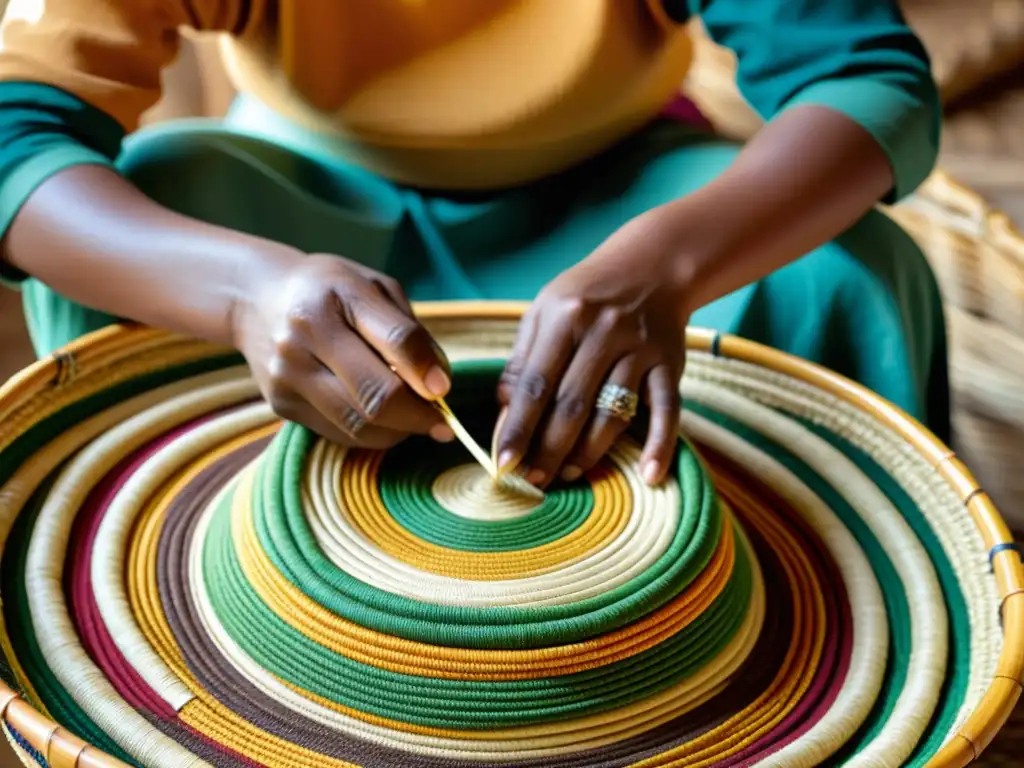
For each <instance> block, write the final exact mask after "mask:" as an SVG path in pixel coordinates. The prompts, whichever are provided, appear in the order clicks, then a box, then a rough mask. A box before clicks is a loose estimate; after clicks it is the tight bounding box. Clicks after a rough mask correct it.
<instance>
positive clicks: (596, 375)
mask: <svg viewBox="0 0 1024 768" xmlns="http://www.w3.org/2000/svg"><path fill="white" fill-rule="evenodd" d="M659 214H660V212H651V213H650V214H646V215H645V216H642V217H639V218H637V219H634V220H633V221H631V222H629V223H628V224H627V225H626V226H624V227H623V228H622V229H620V230H619V231H618V232H616V233H615V234H614V235H613V236H612V237H610V238H609V239H608V240H607V241H605V243H603V244H602V245H601V246H600V247H599V248H598V249H597V250H596V251H595V252H594V253H593V254H592V255H590V256H589V257H588V258H587V259H585V260H584V261H582V262H580V263H579V264H577V265H576V266H574V267H571V268H570V269H568V270H566V271H565V272H563V273H562V274H561V275H559V276H558V277H557V278H555V279H554V280H553V281H552V282H550V283H549V284H548V285H547V286H545V287H544V289H543V290H542V291H541V292H540V294H539V295H538V296H537V298H536V300H535V301H534V303H533V304H532V305H531V307H530V309H529V310H528V311H527V313H526V314H525V315H524V316H523V319H522V322H521V324H520V327H519V332H518V337H517V339H516V343H515V345H514V347H513V350H512V353H511V355H510V357H509V360H508V363H507V364H506V367H505V371H504V373H503V374H502V378H501V381H500V383H499V387H498V397H499V400H500V401H501V403H502V405H504V406H505V411H504V413H503V416H502V419H501V421H500V422H499V426H498V430H499V432H498V434H497V441H498V442H497V446H498V450H497V456H498V465H499V467H501V468H503V469H506V468H509V467H511V466H514V465H518V466H520V467H521V468H525V469H527V478H528V479H529V480H530V482H532V483H534V484H535V485H538V486H541V487H543V486H545V485H547V484H548V483H549V482H551V480H552V479H554V478H555V477H556V476H558V475H561V476H562V478H563V479H565V480H567V481H572V480H575V479H577V478H578V477H579V476H580V475H581V474H582V473H583V472H586V471H587V470H589V469H590V468H592V467H593V466H594V465H595V464H596V463H597V461H598V460H599V459H600V458H601V457H602V456H603V455H604V454H605V453H606V452H607V451H608V450H609V449H610V448H611V447H612V444H613V443H614V442H615V440H616V439H617V438H618V437H619V435H621V434H622V432H623V431H624V430H625V429H626V427H627V426H628V422H627V421H626V420H624V419H623V418H620V417H618V416H615V415H613V414H611V413H609V412H607V411H604V410H600V409H597V408H596V404H597V400H598V395H599V393H600V392H601V390H602V388H603V387H604V386H605V385H618V386H619V387H624V388H625V389H626V390H629V392H631V393H635V395H637V396H638V399H640V400H645V401H646V403H647V405H648V408H649V411H650V422H649V424H648V425H647V427H648V429H647V439H646V444H645V446H644V449H643V456H642V459H641V472H642V474H643V477H644V479H645V480H646V481H647V482H648V483H650V484H652V485H654V484H657V483H660V482H661V481H662V480H663V479H664V478H665V475H666V474H667V472H668V469H669V464H670V462H671V459H672V456H673V454H674V452H675V447H676V442H677V440H678V428H679V406H680V403H679V380H680V378H681V376H682V373H683V365H684V363H685V354H686V351H685V334H686V322H687V320H688V319H689V312H690V310H689V308H688V305H687V301H686V293H687V291H686V289H685V281H684V280H682V279H681V278H680V275H681V274H682V273H683V271H684V270H682V269H680V266H679V259H680V258H681V256H680V253H679V249H678V247H677V246H674V245H673V243H672V241H673V239H674V238H672V237H669V235H668V232H667V228H666V227H664V226H662V225H661V223H660V220H661V218H662V217H661V215H659Z"/></svg>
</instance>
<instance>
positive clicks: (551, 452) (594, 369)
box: [527, 333, 643, 487]
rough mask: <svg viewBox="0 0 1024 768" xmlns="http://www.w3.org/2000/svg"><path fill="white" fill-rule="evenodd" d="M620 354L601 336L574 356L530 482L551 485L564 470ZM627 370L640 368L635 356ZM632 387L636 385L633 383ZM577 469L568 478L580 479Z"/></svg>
mask: <svg viewBox="0 0 1024 768" xmlns="http://www.w3.org/2000/svg"><path fill="white" fill-rule="evenodd" d="M619 355H620V351H619V350H618V349H617V348H616V346H615V345H614V344H613V343H612V342H611V340H610V339H609V338H608V337H607V336H606V335H605V334H602V333H594V334H592V335H590V336H588V337H587V338H586V339H585V340H584V342H583V344H582V345H581V346H580V348H579V349H578V350H577V351H576V354H575V355H574V356H573V359H572V362H571V363H570V364H569V366H568V368H567V369H566V372H565V375H564V376H563V377H562V379H561V382H560V383H559V385H558V393H557V395H556V396H555V399H554V403H553V405H552V407H551V408H550V409H549V412H548V414H547V416H546V418H545V421H544V424H543V427H542V429H541V431H540V434H539V436H538V438H537V439H536V440H535V441H534V451H533V453H532V455H531V456H530V458H529V472H528V474H527V479H528V480H529V481H530V482H531V483H533V484H534V485H537V486H539V487H544V486H545V485H547V483H549V482H550V481H551V480H552V479H553V477H554V476H555V473H557V472H558V471H559V470H560V469H562V465H563V462H564V461H565V458H566V456H567V455H568V454H569V452H570V451H571V450H572V448H573V446H574V445H576V442H577V440H579V437H580V434H581V433H582V432H583V430H584V429H585V428H586V426H587V423H588V422H590V421H591V419H592V418H593V417H594V415H595V413H594V404H595V401H596V400H597V395H598V391H599V390H600V388H601V387H602V386H603V385H604V383H605V381H606V380H607V379H608V375H609V370H610V369H612V368H613V366H615V367H617V366H616V360H617V358H618V357H619ZM624 366H625V369H624V370H628V369H629V368H637V367H639V366H638V365H637V364H636V359H635V357H630V362H629V363H625V364H624ZM642 374H643V370H642V369H640V370H639V372H637V373H635V374H633V373H632V372H631V371H629V372H623V373H620V377H628V378H629V379H630V380H632V379H633V378H637V379H639V377H640V376H641V375H642ZM633 386H636V384H635V383H634V384H633ZM575 469H576V468H575V467H573V468H572V469H570V471H569V476H570V477H569V479H570V480H573V479H575V478H576V477H579V474H581V473H579V472H576V471H575Z"/></svg>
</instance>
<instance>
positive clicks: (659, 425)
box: [640, 365, 683, 485]
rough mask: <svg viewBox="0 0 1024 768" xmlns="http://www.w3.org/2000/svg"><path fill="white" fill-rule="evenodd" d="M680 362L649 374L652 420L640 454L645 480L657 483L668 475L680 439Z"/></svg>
mask: <svg viewBox="0 0 1024 768" xmlns="http://www.w3.org/2000/svg"><path fill="white" fill-rule="evenodd" d="M682 375H683V372H682V368H681V366H680V367H679V368H676V367H674V366H671V365H659V366H657V367H655V368H653V369H652V370H651V372H650V373H649V374H648V376H647V399H648V403H649V405H650V411H651V421H650V426H649V427H648V430H647V441H646V442H645V444H644V450H643V454H642V455H641V457H640V471H641V473H642V475H643V478H644V481H646V482H647V483H649V484H650V485H657V484H658V483H660V482H662V481H663V480H664V479H665V476H666V475H667V474H668V470H669V467H670V466H671V462H672V457H673V456H674V455H675V451H676V446H677V444H678V440H679V408H680V397H679V379H680V378H681V377H682Z"/></svg>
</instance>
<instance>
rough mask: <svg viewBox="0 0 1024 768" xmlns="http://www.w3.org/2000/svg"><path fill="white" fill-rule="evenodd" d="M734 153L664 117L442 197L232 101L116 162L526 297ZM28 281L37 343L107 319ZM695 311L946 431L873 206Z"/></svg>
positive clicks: (910, 273) (921, 275)
mask: <svg viewBox="0 0 1024 768" xmlns="http://www.w3.org/2000/svg"><path fill="white" fill-rule="evenodd" d="M738 151H739V147H738V146H737V145H736V144H734V143H732V142H728V141H725V140H723V139H721V138H718V137H715V136H713V135H708V134H706V133H703V132H701V131H700V130H698V129H696V128H694V127H692V126H689V125H687V124H685V123H682V122H678V121H669V120H661V121H657V122H655V123H653V124H651V125H650V126H649V127H647V128H646V129H645V130H643V131H641V132H639V133H638V134H636V135H634V136H633V137H631V138H629V139H628V140H626V141H624V142H622V143H621V144H619V145H618V146H616V147H613V148H612V149H610V150H608V151H607V152H605V153H604V154H602V155H600V156H598V157H595V158H593V159H591V160H590V161H588V162H586V163H584V164H582V165H579V166H577V167H575V168H573V169H572V170H570V171H568V172H565V173H562V174H559V175H557V176H555V177H552V178H547V179H544V180H542V181H539V182H536V183H534V184H530V185H527V186H523V187H517V188H514V189H509V190H502V191H500V192H496V193H492V194H487V195H473V196H462V197H453V196H452V195H450V194H445V193H440V192H433V191H430V190H423V189H411V188H408V187H403V186H400V185H397V184H393V183H391V182H389V181H387V180H385V179H384V178H381V177H379V176H375V175H373V174H371V173H368V172H367V171H365V170H362V169H361V168H358V167H356V166H354V165H352V164H350V163H346V162H343V161H341V160H340V159H339V157H340V153H339V152H338V151H336V148H334V147H332V146H331V141H330V140H329V139H326V138H324V137H322V136H317V135H312V134H309V133H307V132H304V131H302V130H300V129H298V128H297V127H296V126H294V125H292V124H290V123H287V122H285V121H284V120H282V119H281V118H279V117H278V116H276V115H275V114H273V113H272V112H271V111H270V110H269V109H267V108H265V107H264V106H262V105H261V104H259V103H257V102H255V101H253V100H251V99H243V100H240V101H239V102H238V103H237V104H236V105H235V107H234V108H233V109H232V111H231V113H230V114H229V115H228V117H227V118H226V119H225V120H223V121H212V120H200V121H178V122H173V123H166V124H163V125H159V126H155V127H151V128H147V129H144V130H142V131H140V132H138V133H136V134H135V135H133V136H132V137H130V139H129V140H128V141H127V142H126V143H125V147H124V151H123V153H122V155H121V157H120V158H119V159H118V167H119V169H120V170H121V172H123V173H124V174H125V176H126V177H127V178H129V179H130V180H131V181H133V182H134V183H135V184H136V185H137V186H138V187H139V188H140V189H142V191H144V192H145V193H146V194H147V195H149V196H150V197H152V198H153V199H154V200H156V201H157V202H159V203H161V204H163V205H165V206H166V207H168V208H171V209H174V210H176V211H179V212H181V213H184V214H186V215H189V216H193V217H195V218H198V219H202V220H205V221H208V222H212V223H215V224H219V225H222V226H226V227H231V228H233V229H237V230H241V231H244V232H248V233H251V234H254V235H259V236H262V237H266V238H270V239H273V240H277V241H280V242H283V243H287V244H290V245H293V246H295V247H298V248H301V249H302V250H304V251H307V252H329V253H337V254H340V255H343V256H345V257H347V258H349V259H354V260H357V261H360V262H362V263H364V264H366V265H368V266H370V267H373V268H374V269H377V270H380V271H382V272H387V273H389V274H391V275H392V276H394V277H395V278H397V279H398V280H399V281H400V282H401V283H402V285H403V286H404V287H405V289H406V291H407V293H408V294H409V296H410V297H411V298H413V299H414V300H421V301H426V300H438V299H448V300H452V299H530V298H532V297H533V296H535V295H536V293H537V292H538V291H539V290H540V288H541V287H543V286H544V284H545V283H547V282H548V281H549V280H551V279H552V278H553V277H555V276H556V275H557V274H558V273H560V272H561V271H563V270H564V269H566V268H568V267H569V266H571V265H573V264H574V263H576V262H578V261H579V260H580V259H583V258H585V257H586V256H587V254H589V253H590V252H591V251H592V250H593V249H594V248H596V247H597V246H598V245H599V244H600V243H601V242H602V241H603V240H604V239H605V238H607V237H608V236H609V235H610V234H612V232H614V231H615V230H616V229H617V228H618V227H619V226H621V225H622V224H624V223H625V222H627V221H628V220H629V219H630V218H632V217H634V216H636V215H638V214H640V213H642V212H644V211H646V210H649V209H650V208H652V207H654V206H657V205H660V204H662V203H665V202H667V201H669V200H672V199H674V198H678V197H680V196H681V195H685V194H687V193H689V192H692V191H693V190H695V189H697V188H699V187H700V186H702V185H704V184H706V183H707V182H709V181H711V180H712V179H714V178H715V177H716V176H717V175H718V174H720V173H721V172H722V171H723V170H724V169H725V168H726V167H727V166H728V165H729V163H730V162H732V160H733V159H734V158H735V157H736V154H737V152H738ZM722 226H723V227H727V226H729V213H728V212H727V211H723V212H722ZM23 290H24V301H25V310H26V314H27V317H28V322H29V329H30V332H31V335H32V339H33V342H34V344H35V348H36V351H37V353H38V354H40V355H44V354H48V353H49V352H51V351H53V350H54V349H55V348H57V347H59V346H61V345H63V344H65V343H66V342H68V341H70V340H72V339H74V338H76V337H78V336H80V335H81V334H83V333H86V332H88V331H91V330H95V329H97V328H99V327H102V326H104V325H107V324H109V323H110V322H111V321H112V318H110V317H109V316H107V315H104V314H102V313H99V312H95V311H93V310H90V309H87V308H84V307H82V306H79V305H77V304H74V303H72V302H70V301H68V300H67V299H65V298H63V297H62V296H59V295H57V294H55V293H54V292H53V291H52V290H50V289H49V288H48V287H46V286H45V285H42V284H40V283H38V282H37V281H28V282H27V283H26V284H25V286H24V288H23ZM692 322H693V324H694V325H699V326H704V327H708V328H713V329H716V330H720V331H724V332H728V333H733V334H737V335H740V336H743V337H746V338H749V339H753V340H755V341H759V342H762V343H764V344H768V345H770V346H772V347H775V348H777V349H780V350H783V351H785V352H789V353H792V354H795V355H798V356H800V357H803V358H806V359H809V360H813V361H815V362H818V363H821V364H823V365H825V366H827V367H829V368H831V369H833V370H835V371H837V372H839V373H841V374H843V375H845V376H848V377H850V378H852V379H854V380H855V381H858V382H860V383H862V384H864V385H865V386H867V387H869V388H870V389H872V390H874V391H875V392H877V393H879V394H880V395H882V396H883V397H885V398H887V399H889V400H890V401H892V402H893V403H895V404H897V405H899V406H900V407H902V408H904V409H905V410H907V411H909V412H910V413H911V414H912V415H913V416H915V417H916V418H918V419H919V420H921V421H923V422H924V423H925V424H927V425H928V426H929V427H931V429H932V430H933V431H935V432H936V433H937V434H938V435H939V437H941V438H943V439H947V440H948V439H949V395H948V383H947V360H946V338H945V329H944V321H943V312H942V305H941V301H940V296H939V292H938V289H937V286H936V283H935V279H934V277H933V275H932V273H931V271H930V269H929V267H928V264H927V262H926V261H925V258H924V255H923V254H922V253H921V250H920V248H918V246H917V245H916V244H915V243H914V241H913V240H912V239H911V238H910V237H909V236H908V235H907V234H906V233H905V232H904V231H903V230H902V229H900V228H899V227H898V226H897V225H896V224H895V223H894V222H893V221H892V220H891V219H889V218H888V217H887V216H885V215H884V214H882V213H881V212H878V211H872V212H871V213H869V214H868V215H867V216H865V217H864V218H863V219H862V220H861V221H860V222H858V223H857V224H855V225H854V226H853V227H851V228H850V229H849V231H847V232H846V233H845V234H843V235H842V236H840V237H839V238H837V239H836V240H835V241H834V242H831V243H829V244H827V245H825V246H823V247H821V248H819V249H817V250H816V251H814V252H812V253H810V254H809V255H807V256H804V257H803V258H801V259H799V260H798V261H796V262H794V263H792V264H790V265H789V266H787V267H785V268H783V269H781V270H779V271H777V272H775V273H774V274H772V275H770V276H769V277H767V278H765V279H764V280H761V281H760V282H758V283H755V284H752V285H748V286H746V287H745V288H742V289H740V290H738V291H736V292H735V293H733V294H731V295H729V296H726V297H725V298H723V299H721V300H719V301H716V302H715V303H713V304H711V305H709V306H707V307H704V308H703V309H701V310H700V311H699V312H697V313H696V315H695V316H694V317H693V320H692Z"/></svg>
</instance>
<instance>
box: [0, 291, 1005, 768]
mask: <svg viewBox="0 0 1024 768" xmlns="http://www.w3.org/2000/svg"><path fill="white" fill-rule="evenodd" d="M525 306H526V305H525V304H522V303H487V302H482V303H475V302H474V303H437V304H424V305H418V306H417V308H416V309H417V312H418V313H419V315H420V316H421V317H422V318H423V319H424V320H426V321H430V320H435V321H442V320H445V319H449V318H450V319H474V318H476V319H480V320H484V321H486V320H502V319H506V320H515V319H518V317H519V316H520V315H521V314H522V312H523V311H524V309H525ZM172 338H175V336H174V334H169V333H165V332H162V331H153V330H151V329H143V328H139V327H131V326H113V327H111V328H108V329H104V330H102V331H98V332H97V333H94V334H91V335H89V336H87V337H84V338H83V339H80V340H78V341H75V342H73V343H72V344H71V345H69V346H68V347H67V348H65V349H64V350H63V351H61V352H60V353H58V355H57V356H54V357H50V358H47V359H45V360H41V361H39V362H37V363H35V364H34V365H32V366H30V367H29V368H28V369H26V370H25V371H23V372H22V373H21V374H19V375H18V376H16V377H15V378H14V379H12V380H11V381H10V382H8V383H7V384H6V385H5V386H3V387H0V411H3V410H6V408H5V405H6V404H7V403H9V402H12V401H14V402H23V401H24V400H25V399H26V398H30V397H32V396H33V395H34V394H37V393H39V392H41V391H44V390H45V389H46V388H48V387H50V386H52V383H53V382H54V381H55V380H59V379H60V377H62V376H63V375H64V374H63V373H62V371H66V370H67V368H68V365H69V361H75V360H80V363H79V364H80V365H83V366H84V364H85V363H84V361H81V358H83V357H84V358H85V360H88V357H89V356H90V355H89V354H88V353H89V351H90V350H94V349H95V348H99V347H103V346H108V347H109V346H110V344H111V343H112V342H113V343H114V345H115V346H118V347H120V346H121V344H122V343H123V342H124V341H125V340H130V339H135V340H137V341H139V342H142V343H143V344H145V343H149V342H157V343H158V342H159V341H160V340H164V341H166V340H168V339H172ZM687 347H688V349H689V350H690V351H691V352H703V353H714V354H716V355H718V356H720V357H726V358H731V359H735V360H740V361H745V362H748V363H752V364H755V365H759V366H763V367H767V368H769V369H772V370H774V371H776V372H779V373H782V374H784V375H788V376H791V377H793V378H795V379H798V380H801V381H803V382H805V383H809V384H811V385H813V386H816V387H818V388H819V389H821V390H823V391H825V392H827V393H829V394H831V395H833V396H835V397H837V398H839V399H840V400H843V401H845V402H847V403H850V404H852V405H854V406H855V407H857V408H859V409H860V410H862V411H864V412H866V413H868V414H870V415H871V416H872V417H874V418H876V419H878V420H879V421H881V422H882V423H884V424H885V425H886V426H888V427H889V428H891V429H893V430H894V431H896V432H897V433H898V434H900V435H901V436H902V437H904V438H905V439H906V440H907V441H908V443H910V444H911V445H912V446H913V447H914V448H915V449H916V450H917V451H918V452H920V454H921V455H922V456H923V457H925V458H926V459H927V460H928V462H929V463H930V464H931V465H932V466H933V467H935V468H936V470H937V471H938V472H939V473H940V474H941V475H942V477H943V478H944V479H945V480H946V481H947V482H948V483H949V484H950V485H951V487H953V488H954V489H955V490H956V492H957V493H958V495H959V497H960V498H961V499H962V502H963V504H964V507H965V509H966V511H967V512H968V513H969V514H970V516H971V519H972V521H973V522H974V524H975V525H976V526H977V528H978V530H979V531H980V533H981V535H982V538H983V540H984V542H985V545H986V547H988V548H989V549H991V548H993V547H998V546H999V545H1001V544H1002V545H1010V544H1012V543H1013V538H1012V536H1011V534H1010V531H1009V529H1008V528H1007V526H1006V524H1005V523H1004V522H1003V520H1002V519H1001V518H1000V516H999V514H998V512H997V510H996V509H995V506H994V505H993V503H992V502H991V500H990V499H989V497H988V495H987V494H986V493H985V492H984V490H983V489H982V488H981V487H980V486H979V485H978V483H977V482H976V481H975V479H974V478H973V476H972V475H971V473H970V472H969V470H968V469H967V468H966V467H965V466H964V465H963V463H962V462H961V461H960V460H959V459H958V458H957V457H956V455H955V454H954V453H953V452H952V451H951V450H950V449H949V448H947V447H946V446H945V445H943V444H942V443H941V442H940V441H939V440H938V439H937V438H935V437H934V436H933V435H932V434H931V433H930V432H928V431H927V430H926V429H925V428H924V427H923V426H922V425H921V424H920V423H918V422H917V421H916V420H914V419H913V418H911V417H910V416H908V415H907V414H905V413H903V412H902V411H900V410H899V409H898V408H896V407H895V406H893V405H891V404H889V403H887V402H886V401H884V400H883V399H882V398H880V397H878V396H877V395H874V394H873V393H871V392H869V391H868V390H866V389H865V388H863V387H861V386H860V385H858V384H856V383H854V382H851V381H848V380H846V379H844V378H842V377H840V376H838V375H836V374H834V373H831V372H830V371H828V370H826V369H824V368H821V367H820V366H818V365H815V364H813V363H809V362H806V361H803V360H799V359H796V358H793V357H790V356H788V355H785V354H783V353H780V352H777V351H775V350H772V349H770V348H767V347H763V346H761V345H759V344H756V343H753V342H749V341H745V340H743V339H740V338H738V337H733V336H729V335H719V334H715V333H713V332H710V331H706V330H701V329H691V330H690V331H689V332H688V334H687ZM96 362H97V363H98V365H97V367H102V366H103V360H102V359H100V360H97V361H96ZM992 564H993V569H994V571H995V575H996V579H997V583H998V585H999V590H1000V597H1001V599H1002V610H1003V623H1004V636H1005V638H1006V642H1005V643H1004V646H1003V650H1002V654H1001V657H1000V660H999V667H998V669H997V671H996V675H995V677H994V679H993V681H992V683H991V684H990V686H989V689H988V691H987V692H986V694H985V696H984V698H983V699H982V701H981V703H980V705H979V706H978V708H977V709H976V710H975V711H974V712H973V713H972V714H971V715H970V717H969V718H968V719H967V720H966V721H965V722H964V723H963V724H962V725H961V727H960V729H959V731H958V733H957V735H956V736H954V737H953V738H952V739H951V740H949V741H948V742H947V743H946V745H945V746H944V747H943V749H942V751H941V752H940V753H939V754H938V755H936V757H935V758H934V759H933V760H932V761H931V762H930V763H929V765H930V766H932V768H951V767H952V766H961V765H966V764H967V763H968V762H970V761H971V760H973V759H975V758H976V757H977V756H978V755H979V754H980V753H981V751H982V750H983V749H984V748H985V747H986V746H987V745H988V744H989V743H990V742H991V740H992V738H994V736H995V734H996V733H997V732H998V730H999V729H1000V728H1001V726H1002V725H1003V724H1004V723H1005V721H1006V720H1007V718H1008V717H1009V715H1010V713H1011V712H1012V710H1013V707H1014V705H1015V703H1016V701H1017V699H1018V698H1019V696H1020V694H1021V690H1022V684H1024V565H1022V563H1021V559H1020V556H1019V554H1017V553H1016V552H1015V551H1013V550H1010V549H1001V550H1000V551H997V552H996V553H995V554H994V555H993V558H992ZM0 715H2V717H3V721H4V725H5V727H6V726H7V725H10V727H12V728H14V729H15V730H16V731H17V732H18V733H19V734H20V735H21V736H22V737H23V738H24V739H25V740H26V741H27V742H28V743H29V744H31V745H32V746H33V747H34V748H36V749H37V750H38V751H39V753H40V754H41V755H43V756H44V757H45V758H46V759H47V761H48V762H49V763H50V764H51V765H53V764H56V765H74V766H82V768H115V767H120V766H123V765H124V763H122V762H120V761H118V760H116V759H114V758H112V757H110V756H108V755H106V754H105V753H103V752H101V751H100V750H98V749H97V748H95V747H92V746H90V745H88V744H86V743H85V742H83V741H82V740H80V739H78V738H77V737H75V736H73V735H72V734H70V733H68V732H67V731H65V730H64V729H63V728H62V727H60V726H59V725H57V724H56V723H54V722H53V721H51V720H49V719H47V718H46V717H44V716H43V715H42V714H40V713H39V712H38V711H36V710H35V709H33V708H32V707H31V706H30V705H29V704H28V702H27V701H25V700H24V699H23V698H22V697H21V695H20V694H19V693H17V692H16V691H13V690H11V689H10V688H7V687H6V686H3V685H0Z"/></svg>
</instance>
